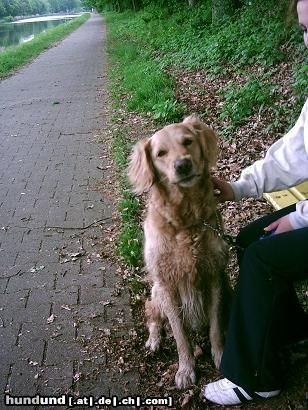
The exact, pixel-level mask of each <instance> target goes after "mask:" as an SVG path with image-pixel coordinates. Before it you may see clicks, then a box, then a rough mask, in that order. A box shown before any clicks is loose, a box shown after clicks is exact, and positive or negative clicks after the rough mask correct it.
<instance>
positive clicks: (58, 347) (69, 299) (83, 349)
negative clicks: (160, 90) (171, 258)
mask: <svg viewBox="0 0 308 410" xmlns="http://www.w3.org/2000/svg"><path fill="white" fill-rule="evenodd" d="M104 37H105V31H104V26H103V24H102V20H101V18H100V17H98V16H92V17H91V19H90V20H88V22H86V23H85V24H84V25H83V26H82V27H80V28H79V29H78V30H77V31H76V32H74V33H73V34H72V35H70V36H69V37H68V38H67V39H66V40H64V41H63V42H62V43H60V44H59V45H58V46H57V47H54V48H52V49H50V50H48V51H47V52H45V53H43V54H42V55H41V56H40V57H39V58H37V59H36V60H35V61H34V62H32V63H31V64H30V65H28V66H27V67H25V68H23V69H22V70H21V71H20V72H19V73H18V74H16V75H15V76H13V77H11V78H9V79H6V80H4V81H2V82H0V392H1V398H0V408H1V409H2V408H3V404H1V403H3V402H2V400H3V399H4V393H6V394H9V395H10V396H35V395H36V394H40V395H43V396H45V395H49V396H54V395H55V396H61V395H62V394H65V393H68V394H72V395H75V396H85V395H93V396H95V397H97V396H100V395H105V396H107V397H108V396H111V395H113V394H117V395H118V396H124V395H127V394H130V393H131V394H133V393H134V391H133V386H131V387H130V384H129V382H130V381H131V380H132V379H133V376H132V375H131V376H129V375H128V376H124V377H127V382H126V388H127V390H124V388H123V387H121V386H122V384H121V383H119V382H118V381H117V377H119V376H118V375H117V374H116V372H115V374H114V375H113V376H114V377H115V381H112V378H111V377H110V373H104V371H105V364H106V363H107V362H108V352H105V351H104V348H103V347H102V346H100V349H98V352H97V351H95V349H94V350H93V349H92V351H91V349H89V348H88V342H89V341H92V340H93V338H95V337H96V336H97V334H99V332H102V331H104V329H105V330H106V329H107V330H106V332H107V333H108V332H109V329H110V328H112V326H113V325H114V323H115V322H116V321H117V318H118V316H119V315H121V317H122V318H123V315H124V317H125V318H126V320H127V323H128V325H130V320H131V317H130V309H129V307H128V296H127V294H126V293H125V292H122V293H121V295H120V296H119V292H116V288H117V282H118V277H117V275H116V270H117V266H115V265H112V264H111V263H108V262H107V261H106V260H103V259H102V258H101V257H100V256H99V255H98V252H99V250H100V248H99V239H100V237H101V235H103V234H104V229H103V228H104V227H107V226H108V223H110V217H111V215H112V205H111V201H108V199H107V198H102V195H101V193H99V192H98V191H97V190H96V184H97V180H98V179H100V178H102V177H103V176H104V174H103V172H102V171H101V170H99V169H97V166H98V165H101V163H102V161H103V159H102V158H100V157H101V156H102V150H103V145H100V144H98V143H97V142H96V141H95V138H94V135H95V130H97V129H100V128H101V127H103V125H104V117H103V108H104V107H103V103H104V99H103V98H102V94H103V88H104V83H103V76H104ZM108 218H109V219H108ZM104 219H106V220H105V221H103V222H105V224H98V225H96V226H91V227H90V228H87V229H76V228H85V227H87V226H88V225H90V224H92V223H93V222H94V221H98V220H104ZM71 228H72V229H71ZM106 371H107V370H106ZM94 373H95V375H94ZM89 375H90V376H91V377H89ZM94 376H95V377H94ZM121 377H122V376H121ZM86 379H87V380H86ZM134 383H135V381H134ZM5 407H6V406H5ZM11 408H12V407H11ZM13 408H14V407H13ZM16 408H17V407H16ZM19 408H23V406H22V407H19ZM24 408H27V409H29V408H36V407H35V406H28V407H24ZM44 408H58V407H53V406H44ZM59 408H60V407H59ZM61 408H63V407H61ZM79 408H80V407H79ZM84 408H87V406H84Z"/></svg>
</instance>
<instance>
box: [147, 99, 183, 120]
mask: <svg viewBox="0 0 308 410" xmlns="http://www.w3.org/2000/svg"><path fill="white" fill-rule="evenodd" d="M152 111H153V118H154V120H156V121H158V122H159V123H165V122H168V121H169V122H172V121H177V120H178V119H179V118H182V117H183V115H184V111H185V108H184V106H183V105H182V104H179V103H178V102H177V101H176V100H165V101H163V102H160V103H158V104H155V105H154V106H153V107H152Z"/></svg>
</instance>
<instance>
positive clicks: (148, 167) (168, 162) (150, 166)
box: [128, 115, 217, 193]
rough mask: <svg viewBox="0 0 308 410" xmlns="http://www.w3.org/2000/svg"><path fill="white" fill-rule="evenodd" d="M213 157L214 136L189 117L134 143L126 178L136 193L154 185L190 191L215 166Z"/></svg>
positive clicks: (214, 156)
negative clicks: (174, 186) (171, 186)
mask: <svg viewBox="0 0 308 410" xmlns="http://www.w3.org/2000/svg"><path fill="white" fill-rule="evenodd" d="M216 157H217V137H216V134H215V133H214V131H213V130H212V129H211V128H209V127H207V126H206V125H205V124H203V123H202V122H201V121H200V120H199V118H198V117H196V116H194V115H192V116H190V117H187V118H185V119H184V121H183V122H181V123H177V124H171V125H167V126H166V127H164V128H163V129H161V130H160V131H158V132H156V133H155V134H154V135H153V136H152V137H151V138H147V139H143V140H142V141H140V142H139V143H137V144H136V146H135V147H134V150H133V152H132V155H131V158H130V165H129V170H128V176H129V179H130V181H131V183H132V185H133V186H134V188H135V192H136V193H142V192H144V191H147V190H149V189H150V188H151V186H152V185H153V184H155V183H157V182H160V183H161V184H164V185H177V186H179V187H183V188H189V187H193V186H194V185H195V184H196V183H197V182H198V181H200V178H202V177H203V176H204V173H205V171H207V170H208V169H209V167H211V166H213V165H215V162H216Z"/></svg>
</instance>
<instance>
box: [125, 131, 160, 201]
mask: <svg viewBox="0 0 308 410" xmlns="http://www.w3.org/2000/svg"><path fill="white" fill-rule="evenodd" d="M154 178H155V173H154V167H153V163H152V159H151V152H150V139H148V138H145V139H143V140H141V141H139V142H138V143H137V144H136V145H135V146H134V148H133V151H132V154H131V156H130V161H129V166H128V179H129V181H130V182H131V184H132V186H133V187H134V192H135V193H136V194H142V193H143V192H145V191H148V190H149V189H150V188H151V186H152V185H153V183H154Z"/></svg>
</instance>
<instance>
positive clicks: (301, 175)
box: [230, 100, 308, 217]
mask: <svg viewBox="0 0 308 410" xmlns="http://www.w3.org/2000/svg"><path fill="white" fill-rule="evenodd" d="M307 179H308V100H307V101H306V103H305V105H304V107H303V109H302V112H301V115H300V117H299V118H298V120H297V122H296V124H295V126H294V127H293V128H292V129H291V130H290V131H289V132H288V133H287V134H286V135H285V136H284V137H283V138H281V139H279V140H278V141H277V142H275V143H274V144H273V145H272V146H271V147H270V148H269V150H268V151H267V153H266V156H265V158H264V159H261V160H259V161H256V162H255V163H254V164H252V165H251V166H250V167H248V168H245V169H244V170H243V172H242V173H241V176H240V178H239V179H238V180H237V181H235V182H231V183H230V184H231V187H232V189H233V191H234V195H235V200H240V199H242V198H245V197H253V198H260V197H261V196H262V194H263V193H264V192H273V191H277V190H281V189H285V188H289V187H291V186H294V185H297V184H299V183H301V182H303V181H305V180H307ZM304 207H305V206H304ZM306 212H307V211H306ZM306 217H307V216H306Z"/></svg>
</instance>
